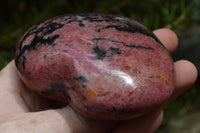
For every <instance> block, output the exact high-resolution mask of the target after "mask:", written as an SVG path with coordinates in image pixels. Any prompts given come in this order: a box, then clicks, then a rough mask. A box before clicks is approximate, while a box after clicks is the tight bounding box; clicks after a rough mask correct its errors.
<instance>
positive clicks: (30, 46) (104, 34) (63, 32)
mask: <svg viewBox="0 0 200 133" xmlns="http://www.w3.org/2000/svg"><path fill="white" fill-rule="evenodd" d="M15 63H16V66H17V69H18V71H19V74H20V77H21V79H22V80H23V82H24V83H25V85H26V86H27V87H28V88H29V89H31V90H32V91H35V92H37V93H39V94H41V95H44V96H46V97H48V98H51V99H55V100H58V101H62V102H65V103H69V105H70V106H71V107H72V108H74V109H75V110H76V111H77V112H79V113H80V114H82V115H84V116H86V117H89V118H93V119H111V120H113V119H129V118H133V117H136V116H138V115H140V114H143V113H145V112H147V111H150V110H152V109H155V108H156V107H159V106H160V105H162V104H163V103H164V102H166V100H167V99H168V98H169V97H170V95H171V94H172V91H173V88H174V84H175V76H174V71H173V61H172V59H171V57H170V55H169V53H168V51H167V50H166V48H165V47H164V46H163V45H162V44H161V42H160V41H159V40H158V39H157V38H156V36H155V35H154V34H153V33H152V32H151V31H150V30H148V29H147V28H145V27H144V26H142V25H141V24H139V23H138V22H136V21H134V20H130V19H128V18H124V17H120V16H114V15H105V14H78V15H63V16H59V17H55V18H52V19H49V20H46V21H44V22H42V23H40V24H37V25H34V26H33V27H31V28H30V29H29V30H28V31H27V32H26V33H25V34H24V35H23V37H22V38H21V40H20V42H19V44H18V47H17V52H16V58H15Z"/></svg>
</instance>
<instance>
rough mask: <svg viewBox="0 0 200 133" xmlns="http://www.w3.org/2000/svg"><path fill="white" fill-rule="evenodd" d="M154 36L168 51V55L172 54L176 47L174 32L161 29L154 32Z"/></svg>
mask: <svg viewBox="0 0 200 133" xmlns="http://www.w3.org/2000/svg"><path fill="white" fill-rule="evenodd" d="M154 34H155V35H156V36H157V37H158V39H159V40H160V41H161V42H162V43H163V45H164V46H165V47H166V48H167V49H168V50H169V52H170V53H172V52H174V51H175V50H176V48H177V46H178V37H177V35H176V33H175V32H173V31H172V30H170V29H167V28H162V29H157V30H155V31H154Z"/></svg>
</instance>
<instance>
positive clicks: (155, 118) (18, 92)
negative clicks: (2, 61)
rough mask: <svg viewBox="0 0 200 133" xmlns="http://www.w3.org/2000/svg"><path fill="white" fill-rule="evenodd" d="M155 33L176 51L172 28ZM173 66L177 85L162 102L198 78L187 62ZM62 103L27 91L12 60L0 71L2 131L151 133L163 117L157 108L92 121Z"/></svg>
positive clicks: (180, 92) (170, 48)
mask: <svg viewBox="0 0 200 133" xmlns="http://www.w3.org/2000/svg"><path fill="white" fill-rule="evenodd" d="M154 33H155V34H156V36H157V37H158V38H159V39H160V41H161V42H162V43H163V44H164V45H165V47H166V48H167V49H168V50H169V51H170V52H173V51H175V49H176V47H177V45H178V39H177V36H176V34H175V33H174V32H173V31H171V30H170V29H158V30H155V31H154ZM174 69H175V74H176V85H175V88H174V92H173V95H172V97H171V98H170V100H169V101H168V102H167V103H165V105H166V104H168V103H170V102H172V101H173V100H174V99H176V98H177V97H178V96H180V95H181V94H182V93H183V92H185V91H186V90H187V89H188V88H190V87H191V86H192V85H193V84H194V82H195V80H196V78H197V69H196V67H195V66H194V65H193V64H192V63H191V62H189V61H186V60H180V61H177V62H174ZM185 75H187V76H185ZM55 105H56V106H55ZM62 106H63V105H59V104H58V103H54V104H53V105H52V101H48V100H47V99H45V98H43V97H41V96H38V95H37V94H35V93H33V92H30V91H28V90H27V89H26V88H25V86H24V85H23V83H22V82H21V81H20V79H19V77H18V75H17V72H16V68H15V65H14V62H13V61H12V62H11V63H9V64H8V65H7V66H6V67H5V68H4V69H3V70H2V71H1V72H0V131H1V132H3V133H11V132H12V133H19V132H20V133H25V132H29V133H38V132H40V133H79V132H81V133H90V132H91V133H92V132H96V133H104V132H112V133H123V132H126V133H129V132H130V133H134V132H136V133H138V132H139V133H153V132H155V130H156V129H157V128H158V127H159V125H160V124H161V122H162V118H163V110H162V107H160V108H157V109H155V110H154V111H152V112H149V113H147V114H145V115H143V116H141V117H138V118H135V119H131V120H126V121H95V120H90V119H87V118H84V117H83V116H81V115H79V114H78V113H76V112H75V111H74V110H72V109H71V108H70V107H69V106H67V105H65V106H64V107H62ZM163 106H164V105H163ZM61 107H62V108H61ZM54 108H56V109H54Z"/></svg>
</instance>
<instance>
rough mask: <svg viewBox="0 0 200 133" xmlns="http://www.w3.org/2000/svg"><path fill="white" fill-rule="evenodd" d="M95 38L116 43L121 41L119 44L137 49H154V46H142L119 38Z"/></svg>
mask: <svg viewBox="0 0 200 133" xmlns="http://www.w3.org/2000/svg"><path fill="white" fill-rule="evenodd" d="M93 40H95V41H102V40H105V41H110V42H114V43H119V44H123V45H124V46H126V47H130V48H137V49H146V50H154V49H153V48H152V47H145V46H140V45H136V44H128V43H125V42H122V41H117V40H112V39H110V38H93Z"/></svg>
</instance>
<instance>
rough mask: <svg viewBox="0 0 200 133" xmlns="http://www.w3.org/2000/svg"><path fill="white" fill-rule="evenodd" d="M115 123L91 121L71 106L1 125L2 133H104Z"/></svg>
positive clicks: (15, 119) (33, 114) (31, 114)
mask: <svg viewBox="0 0 200 133" xmlns="http://www.w3.org/2000/svg"><path fill="white" fill-rule="evenodd" d="M113 126H114V123H113V122H110V123H109V122H108V121H96V120H89V119H87V118H84V117H82V116H80V115H79V114H77V113H76V112H75V111H74V110H73V109H71V108H70V107H69V106H68V107H65V108H62V109H57V110H47V111H41V112H35V113H26V114H23V115H20V116H18V117H16V118H14V119H12V120H10V121H8V122H5V123H3V124H1V125H0V131H1V132H2V133H27V132H28V133H94V132H95V133H103V132H106V131H108V130H109V129H110V128H112V127H113Z"/></svg>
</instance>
